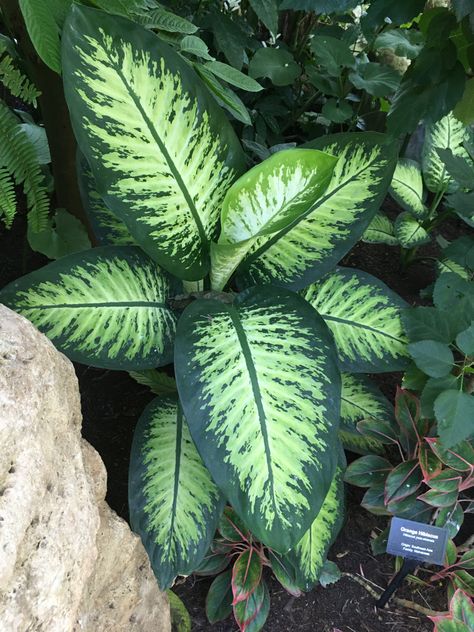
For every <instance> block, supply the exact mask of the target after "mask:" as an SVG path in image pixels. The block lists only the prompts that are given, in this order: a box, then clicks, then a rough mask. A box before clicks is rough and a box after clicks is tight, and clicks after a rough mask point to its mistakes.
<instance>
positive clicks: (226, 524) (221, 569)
mask: <svg viewBox="0 0 474 632" xmlns="http://www.w3.org/2000/svg"><path fill="white" fill-rule="evenodd" d="M341 475H342V469H341ZM340 485H342V479H341V480H340ZM321 513H323V512H321ZM321 513H320V516H319V520H318V521H315V522H316V524H314V525H313V527H312V529H311V530H312V531H313V532H314V533H313V535H312V536H310V534H309V533H308V534H307V536H306V538H305V539H304V540H303V541H302V542H301V543H300V545H299V546H298V547H297V548H296V549H295V550H294V551H293V552H292V553H291V554H289V555H286V556H281V555H279V554H278V553H275V552H274V551H272V550H271V549H270V548H268V547H265V546H263V545H262V544H261V543H259V542H258V541H256V540H255V539H254V537H253V536H252V534H251V533H250V532H249V531H248V529H247V528H246V526H245V525H244V524H243V522H242V521H241V520H240V518H239V517H238V516H237V514H236V513H235V511H233V510H232V508H231V507H226V508H225V509H224V513H223V514H222V517H221V519H220V521H219V525H218V531H217V536H216V538H215V539H214V540H213V542H212V545H211V547H210V549H209V551H208V553H207V555H206V557H205V558H204V560H203V562H202V563H201V564H200V566H199V567H198V568H197V569H196V570H195V574H196V575H202V576H212V575H217V577H216V578H215V579H214V581H213V582H212V584H211V586H210V588H209V593H208V595H207V599H206V614H207V617H208V619H209V621H210V623H216V622H217V621H221V620H222V619H226V618H227V617H228V616H229V615H230V614H231V613H232V612H233V613H234V617H235V619H236V621H237V623H238V624H239V627H240V628H241V629H242V630H249V629H259V628H261V626H262V625H263V623H264V622H265V619H266V618H267V615H268V612H269V609H270V598H269V593H268V588H267V585H266V582H265V579H264V578H263V569H264V567H269V568H271V570H272V572H273V574H274V576H275V577H276V579H277V580H278V582H279V583H280V584H281V585H282V586H283V588H285V590H287V591H288V592H289V593H290V594H291V595H293V596H294V597H299V596H300V595H301V594H302V591H304V590H309V589H310V588H311V587H313V586H314V584H315V583H316V582H317V581H319V583H320V584H321V585H322V586H327V585H328V584H331V583H334V582H335V581H337V580H338V579H339V578H340V571H339V569H338V568H337V566H336V564H334V562H330V561H329V560H326V561H325V562H324V563H323V566H322V569H321V570H320V571H318V574H317V577H316V576H315V575H314V573H313V570H314V568H312V567H311V565H309V564H307V563H305V559H306V560H307V559H308V557H307V556H308V555H309V556H310V555H311V553H312V552H311V550H310V549H311V546H310V542H309V540H310V537H315V536H316V537H317V536H318V532H319V529H320V528H321V526H323V532H324V533H327V530H326V529H325V528H324V525H323V522H322V520H327V519H329V520H330V521H332V520H337V521H340V522H341V523H342V521H343V518H344V514H343V512H337V513H334V514H332V516H329V515H328V514H326V515H324V517H323V516H321ZM323 557H324V556H323ZM229 564H230V565H231V567H232V568H231V569H228V566H229Z"/></svg>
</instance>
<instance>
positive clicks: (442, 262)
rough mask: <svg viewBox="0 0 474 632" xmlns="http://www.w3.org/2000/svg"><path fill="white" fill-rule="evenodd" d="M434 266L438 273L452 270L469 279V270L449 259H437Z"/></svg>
mask: <svg viewBox="0 0 474 632" xmlns="http://www.w3.org/2000/svg"><path fill="white" fill-rule="evenodd" d="M436 268H437V270H438V274H445V273H449V272H452V273H453V274H458V275H459V276H460V277H462V278H463V279H467V280H469V279H470V274H469V270H468V269H467V268H464V267H463V266H461V265H459V263H456V262H455V261H451V260H450V259H438V261H437V262H436Z"/></svg>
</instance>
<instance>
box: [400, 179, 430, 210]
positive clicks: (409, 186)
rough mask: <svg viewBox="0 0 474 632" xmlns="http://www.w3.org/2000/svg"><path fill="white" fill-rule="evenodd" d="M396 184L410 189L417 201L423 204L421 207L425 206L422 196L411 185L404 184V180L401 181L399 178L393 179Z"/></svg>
mask: <svg viewBox="0 0 474 632" xmlns="http://www.w3.org/2000/svg"><path fill="white" fill-rule="evenodd" d="M393 181H394V182H398V184H400V185H401V186H402V187H404V188H405V189H409V190H410V191H411V192H412V193H413V194H414V196H415V197H416V199H417V200H418V201H419V202H420V203H421V205H422V206H423V200H422V198H421V196H420V194H419V193H418V191H416V190H415V189H414V188H413V187H412V186H411V185H409V184H407V183H406V182H403V181H402V180H399V179H398V178H393Z"/></svg>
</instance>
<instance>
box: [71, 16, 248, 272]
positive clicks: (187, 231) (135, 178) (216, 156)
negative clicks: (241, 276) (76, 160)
mask: <svg viewBox="0 0 474 632" xmlns="http://www.w3.org/2000/svg"><path fill="white" fill-rule="evenodd" d="M63 67H64V87H65V93H66V99H67V101H68V105H69V109H70V112H71V119H72V123H73V127H74V130H75V134H76V137H77V140H78V143H79V146H80V148H81V151H82V152H83V153H84V155H85V157H86V160H87V162H88V163H89V165H90V167H91V170H92V173H93V175H94V178H95V180H96V183H97V192H98V193H99V195H100V196H101V197H102V198H103V199H104V201H105V203H106V205H107V206H108V207H109V208H110V209H112V210H113V212H114V214H115V215H117V217H119V218H120V219H122V220H123V221H124V222H125V224H126V225H127V227H128V229H129V230H130V233H131V234H132V235H133V237H134V238H135V239H136V241H137V242H138V243H139V244H140V245H141V246H142V248H143V249H144V250H145V251H146V252H147V253H148V254H149V255H150V256H151V257H152V258H153V259H155V261H157V262H158V263H159V264H160V265H162V266H163V267H164V268H166V269H167V270H169V271H171V272H172V273H173V274H175V275H176V276H178V277H180V278H183V279H187V280H197V279H200V278H202V277H204V276H205V274H206V273H207V272H208V270H209V252H208V251H209V242H210V240H211V239H213V238H215V236H216V230H217V224H218V219H219V211H220V206H221V203H222V200H223V198H224V195H225V192H226V190H227V188H228V187H229V186H230V184H231V183H232V181H233V179H234V178H235V176H236V175H238V173H239V172H240V170H241V168H242V165H243V162H242V161H243V154H242V151H241V148H240V145H239V143H238V140H237V138H236V136H235V134H234V132H233V131H232V128H231V126H230V124H229V122H228V121H227V119H226V117H225V116H224V114H223V112H222V111H221V110H220V108H219V107H218V106H217V105H216V103H215V101H214V100H213V98H212V97H211V95H210V94H209V93H208V91H207V89H206V88H204V86H203V84H202V83H201V80H200V79H199V78H198V77H197V75H196V74H195V73H194V72H193V70H192V68H191V67H189V66H188V64H187V63H186V62H185V61H184V60H183V59H182V58H181V57H180V56H179V55H178V54H177V53H175V52H174V51H173V50H172V49H171V48H169V47H168V46H167V45H166V44H164V43H163V42H162V41H161V40H160V39H159V38H158V37H157V36H156V35H154V34H153V33H152V32H150V31H148V30H146V29H144V28H143V27H141V26H139V25H137V24H135V23H133V22H129V21H128V20H125V19H123V18H119V17H117V16H112V15H107V14H105V13H102V12H100V11H97V10H95V9H89V8H86V7H81V6H78V5H75V6H74V7H73V9H72V11H71V13H70V14H69V17H68V19H67V20H66V23H65V27H64V32H63Z"/></svg>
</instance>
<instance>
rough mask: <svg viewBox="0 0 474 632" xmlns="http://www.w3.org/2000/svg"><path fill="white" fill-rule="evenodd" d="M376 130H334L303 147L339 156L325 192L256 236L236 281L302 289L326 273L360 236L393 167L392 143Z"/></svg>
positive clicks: (375, 208) (378, 203)
mask: <svg viewBox="0 0 474 632" xmlns="http://www.w3.org/2000/svg"><path fill="white" fill-rule="evenodd" d="M386 143H387V141H386V137H385V136H384V135H383V134H376V133H367V134H363V133H357V134H336V135H334V136H326V137H324V138H320V139H318V140H317V141H312V142H311V143H308V144H307V145H305V147H308V148H313V149H319V150H320V151H324V152H326V153H328V154H332V155H334V156H337V157H338V159H339V160H338V162H337V164H336V167H335V169H334V172H333V176H332V179H331V182H330V183H329V186H328V188H327V189H326V191H325V192H324V194H323V195H322V196H321V197H320V198H319V199H318V200H316V201H315V203H314V204H313V205H311V206H310V208H309V209H307V210H306V211H305V212H304V213H302V214H301V215H300V216H299V217H296V218H295V219H294V220H293V221H292V222H291V223H290V224H288V225H287V226H285V227H284V228H282V229H281V230H279V231H278V232H276V233H274V234H273V235H264V236H262V237H259V238H258V239H257V240H256V242H255V244H253V246H252V248H251V250H250V251H249V253H248V255H247V256H246V258H245V259H244V261H243V262H242V264H241V266H240V274H239V285H240V286H244V285H254V284H261V283H273V284H277V285H282V286H287V287H291V288H292V289H301V288H303V287H305V286H306V285H308V284H309V283H312V282H313V281H315V280H316V279H318V278H320V277H321V276H323V275H324V274H326V273H327V272H328V271H329V270H330V269H332V268H333V267H334V265H335V264H336V263H338V261H340V259H342V257H343V256H344V255H345V254H346V253H347V252H348V251H349V250H350V249H351V248H352V246H354V244H355V243H356V242H357V241H358V240H359V239H360V237H361V236H362V234H363V233H364V231H365V229H366V228H367V226H368V225H369V223H370V221H371V220H372V218H373V217H374V215H375V213H376V212H377V210H378V208H379V206H380V204H381V202H382V200H383V199H384V196H385V194H386V192H387V189H388V186H389V184H390V181H391V179H392V174H393V170H394V168H395V159H396V147H395V143H392V144H391V145H388V144H386Z"/></svg>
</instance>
